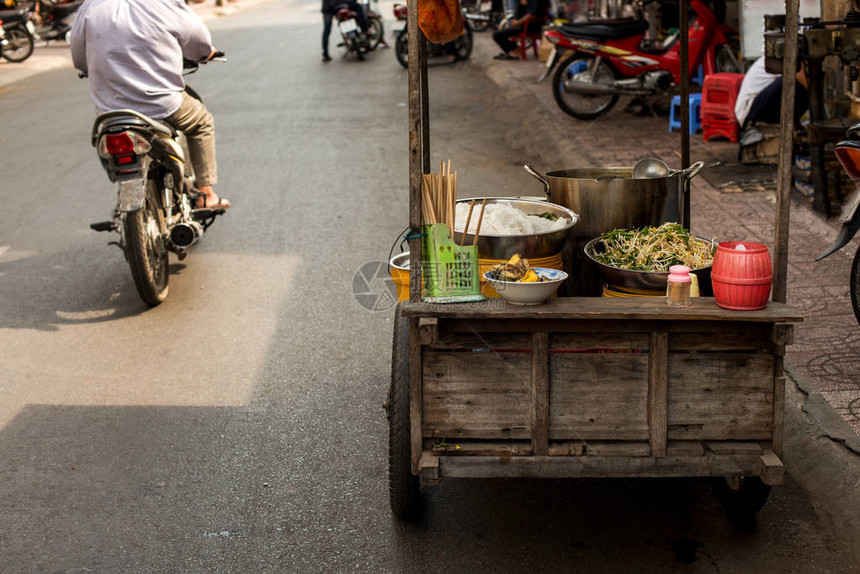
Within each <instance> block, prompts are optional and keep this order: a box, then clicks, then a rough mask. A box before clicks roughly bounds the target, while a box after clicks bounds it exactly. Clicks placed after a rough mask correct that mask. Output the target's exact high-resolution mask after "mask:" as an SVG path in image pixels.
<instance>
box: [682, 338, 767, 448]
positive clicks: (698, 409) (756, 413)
mask: <svg viewBox="0 0 860 574" xmlns="http://www.w3.org/2000/svg"><path fill="white" fill-rule="evenodd" d="M773 368H774V357H773V356H771V355H764V354H732V353H695V354H670V355H669V410H668V416H669V438H670V439H685V440H691V439H695V440H770V439H771V438H772V436H773V408H774V405H773Z"/></svg>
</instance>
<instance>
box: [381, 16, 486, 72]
mask: <svg viewBox="0 0 860 574" xmlns="http://www.w3.org/2000/svg"><path fill="white" fill-rule="evenodd" d="M394 17H395V18H397V21H398V22H403V28H396V29H395V30H394V36H395V41H394V55H395V56H397V61H398V62H400V65H401V66H403V67H404V68H409V33H408V28H407V26H406V18H407V11H406V4H395V5H394ZM463 27H464V31H463V35H462V36H460V37H459V38H457V39H456V40H454V41H453V42H450V43H449V44H434V43H432V42H427V58H428V59H433V58H441V57H445V56H447V57H448V58H449V60H450V61H451V62H452V63H453V62H459V61H462V60H468V59H469V56H470V55H471V54H472V29H471V26H470V24H469V21H468V20H464V21H463Z"/></svg>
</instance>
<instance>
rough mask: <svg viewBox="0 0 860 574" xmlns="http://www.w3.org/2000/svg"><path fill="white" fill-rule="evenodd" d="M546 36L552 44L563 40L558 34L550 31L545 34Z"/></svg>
mask: <svg viewBox="0 0 860 574" xmlns="http://www.w3.org/2000/svg"><path fill="white" fill-rule="evenodd" d="M544 38H546V39H547V40H549V41H550V42H551V43H552V44H558V43H559V42H561V38H559V37H558V36H556V35H555V34H553V33H551V32H548V33H547V34H545V35H544Z"/></svg>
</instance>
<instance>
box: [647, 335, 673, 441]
mask: <svg viewBox="0 0 860 574" xmlns="http://www.w3.org/2000/svg"><path fill="white" fill-rule="evenodd" d="M648 358H649V360H648V432H649V440H648V442H649V443H650V444H651V455H652V456H665V455H666V441H667V440H668V433H667V428H668V415H667V411H668V403H669V371H668V369H669V334H668V333H660V332H656V333H651V348H650V349H649V353H648Z"/></svg>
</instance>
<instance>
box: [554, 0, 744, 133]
mask: <svg viewBox="0 0 860 574" xmlns="http://www.w3.org/2000/svg"><path fill="white" fill-rule="evenodd" d="M652 1H654V0H646V2H645V3H639V4H638V6H637V8H638V11H639V14H640V15H641V13H642V7H643V6H644V5H645V4H647V3H648V2H652ZM690 12H691V18H690V28H689V38H690V42H689V46H690V58H689V66H690V73H691V76H692V74H693V72H694V71H695V70H697V69H698V68H699V66H700V65H701V66H702V67H703V68H704V73H705V75H708V74H713V73H715V72H735V73H743V71H744V69H743V66H742V65H741V63H740V62H739V61H738V58H737V56H736V51H735V50H734V49H733V48H732V41H733V39H734V38H735V37H736V36H737V33H736V32H735V30H734V29H733V28H731V27H729V26H726V25H723V24H720V23H719V22H718V21H717V18H716V16H714V14H713V12H711V11H710V10H709V9H708V7H707V6H705V4H703V3H702V2H701V1H700V0H690ZM693 15H695V17H692V16H693ZM647 32H648V21H647V20H645V19H643V18H641V17H640V18H638V19H627V20H621V21H610V22H606V21H604V22H599V23H591V22H589V23H583V24H562V25H560V26H555V27H553V28H552V29H550V30H549V31H548V32H546V38H547V39H548V40H549V41H550V42H552V43H553V44H554V46H553V50H552V52H551V53H550V57H549V58H548V60H547V70H546V72H545V73H544V74H543V75H542V76H541V78H540V79H541V80H542V79H544V78H546V77H547V76H549V75H550V74H552V73H553V72H554V76H553V86H552V91H553V95H554V96H555V101H556V103H557V104H558V106H559V107H560V108H561V109H562V110H563V111H564V112H565V113H566V114H568V115H571V116H573V117H575V118H577V119H580V120H592V119H595V118H598V117H600V116H602V115H603V114H605V113H607V112H608V111H609V110H611V109H612V107H613V106H614V105H615V103H616V102H617V101H618V96H620V95H630V96H639V97H644V98H647V97H648V96H653V95H656V94H658V93H661V92H666V91H668V90H670V89H671V88H672V87H673V86H674V85H677V84H679V83H680V82H681V66H680V63H681V55H680V49H681V43H680V41H679V35H678V34H676V35H674V36H671V37H669V38H666V39H665V40H663V41H662V42H653V41H651V40H649V39H648V38H647V37H646V36H647V34H646V33H647ZM565 51H568V52H567V53H566V54H565ZM562 58H563V59H562Z"/></svg>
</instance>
